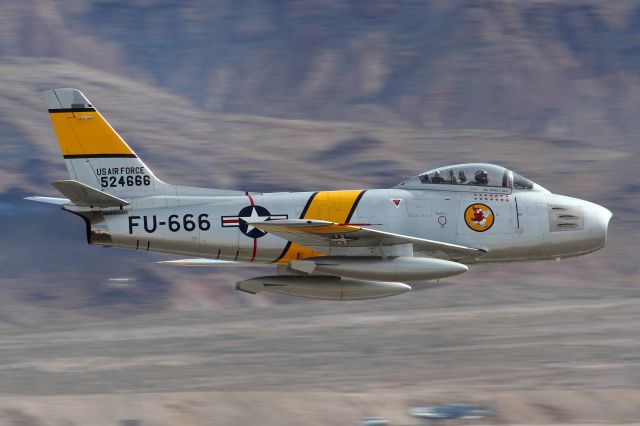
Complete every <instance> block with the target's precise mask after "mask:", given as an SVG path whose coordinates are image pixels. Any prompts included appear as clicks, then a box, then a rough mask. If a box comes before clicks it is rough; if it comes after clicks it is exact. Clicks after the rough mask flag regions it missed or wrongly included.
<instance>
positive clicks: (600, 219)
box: [585, 203, 613, 250]
mask: <svg viewBox="0 0 640 426" xmlns="http://www.w3.org/2000/svg"><path fill="white" fill-rule="evenodd" d="M611 216H613V214H612V213H611V211H609V209H606V208H604V207H602V206H601V205H598V204H594V203H588V205H587V206H586V208H585V228H586V229H587V231H588V232H589V234H590V235H591V238H593V240H594V242H596V244H597V247H594V250H597V249H600V248H602V247H604V244H605V242H606V240H607V230H608V228H609V220H611Z"/></svg>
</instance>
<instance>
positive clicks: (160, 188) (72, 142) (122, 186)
mask: <svg viewBox="0 0 640 426" xmlns="http://www.w3.org/2000/svg"><path fill="white" fill-rule="evenodd" d="M43 94H44V99H45V102H46V104H47V108H48V109H49V116H50V118H51V122H52V123H53V128H54V130H55V133H56V136H57V138H58V142H59V144H60V149H61V150H62V155H63V157H64V160H65V163H66V166H67V170H68V171H69V175H70V176H71V179H73V180H76V181H79V182H82V183H83V184H85V185H88V186H91V187H94V188H98V189H100V190H101V191H104V192H107V193H109V194H112V195H115V196H117V197H124V198H133V197H143V196H148V195H151V194H157V193H166V192H167V191H168V190H170V187H171V186H170V185H167V184H165V183H164V182H162V181H161V180H160V179H158V178H156V177H155V175H154V174H153V172H152V171H151V170H149V168H148V167H147V166H146V165H145V164H144V163H143V162H142V161H141V160H140V159H139V158H138V156H137V155H136V153H135V152H133V150H132V149H131V148H130V147H129V145H127V143H126V142H125V141H124V140H123V139H122V138H121V137H120V135H119V134H118V133H117V132H116V131H115V130H114V129H113V128H112V127H111V126H110V125H109V123H108V122H107V121H106V120H105V119H104V118H103V117H102V115H101V114H100V113H99V112H98V111H97V110H96V109H95V108H94V107H93V105H92V104H91V102H89V100H88V99H87V98H86V97H85V96H84V95H83V94H82V93H81V92H80V91H79V90H76V89H68V88H64V89H51V90H46V91H45V92H43Z"/></svg>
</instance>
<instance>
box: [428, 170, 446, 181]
mask: <svg viewBox="0 0 640 426" xmlns="http://www.w3.org/2000/svg"><path fill="white" fill-rule="evenodd" d="M443 182H444V178H443V177H442V176H440V170H436V171H435V172H434V173H433V177H432V178H431V183H443Z"/></svg>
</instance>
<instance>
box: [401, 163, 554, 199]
mask: <svg viewBox="0 0 640 426" xmlns="http://www.w3.org/2000/svg"><path fill="white" fill-rule="evenodd" d="M396 188H406V189H436V190H437V189H441V190H447V191H471V192H499V193H510V192H512V191H540V192H548V191H547V190H546V189H544V188H543V187H541V186H540V185H538V184H536V183H534V182H532V181H531V180H529V179H527V178H526V177H524V176H521V175H519V174H517V173H515V172H513V171H511V170H509V169H506V168H504V167H502V166H497V165H495V164H484V163H475V164H474V163H471V164H456V165H453V166H446V167H440V168H437V169H433V170H429V171H427V172H424V173H421V174H419V175H418V176H414V177H413V178H411V179H408V180H406V181H404V182H402V183H401V184H399V185H397V186H396Z"/></svg>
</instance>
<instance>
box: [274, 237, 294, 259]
mask: <svg viewBox="0 0 640 426" xmlns="http://www.w3.org/2000/svg"><path fill="white" fill-rule="evenodd" d="M289 247H291V241H287V245H286V246H284V250H282V253H280V256H278V257H277V258H276V260H274V261H273V262H271V263H278V261H279V260H280V259H282V258H283V257H284V256H285V254H287V252H288V251H289Z"/></svg>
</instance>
